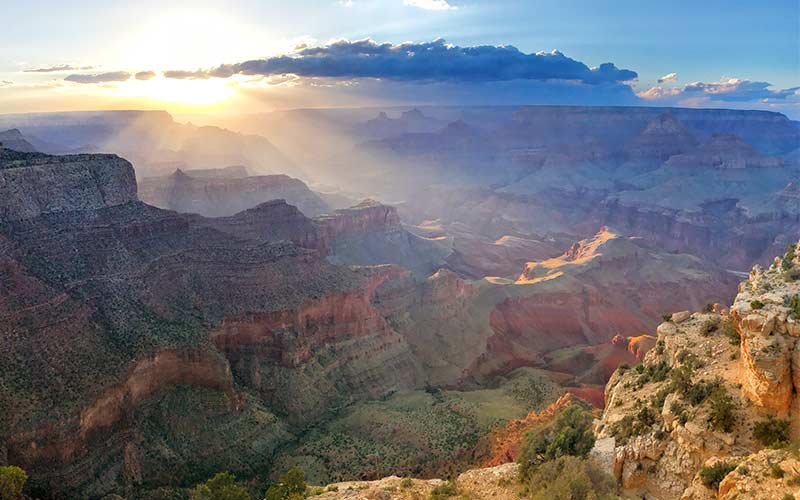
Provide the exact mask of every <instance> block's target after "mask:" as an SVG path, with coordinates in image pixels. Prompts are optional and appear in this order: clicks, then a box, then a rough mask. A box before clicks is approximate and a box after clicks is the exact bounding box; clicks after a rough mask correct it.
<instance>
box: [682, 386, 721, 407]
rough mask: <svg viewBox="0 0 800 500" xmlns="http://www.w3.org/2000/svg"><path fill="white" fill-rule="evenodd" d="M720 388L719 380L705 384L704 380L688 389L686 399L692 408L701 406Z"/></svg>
mask: <svg viewBox="0 0 800 500" xmlns="http://www.w3.org/2000/svg"><path fill="white" fill-rule="evenodd" d="M720 387H721V382H720V381H719V380H715V381H713V382H707V381H705V380H703V381H701V382H698V383H696V384H694V385H692V386H691V387H690V388H689V391H688V392H687V393H686V399H687V400H688V401H689V403H691V404H692V406H697V405H699V404H702V403H703V402H704V401H705V400H706V399H708V397H709V396H711V394H713V392H714V391H715V390H717V389H718V388H720Z"/></svg>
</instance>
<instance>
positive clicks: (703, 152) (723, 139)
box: [666, 134, 783, 168]
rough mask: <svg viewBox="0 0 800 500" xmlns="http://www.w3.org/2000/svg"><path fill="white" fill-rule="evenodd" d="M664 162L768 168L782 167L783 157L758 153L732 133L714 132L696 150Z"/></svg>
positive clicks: (684, 165)
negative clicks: (714, 133)
mask: <svg viewBox="0 0 800 500" xmlns="http://www.w3.org/2000/svg"><path fill="white" fill-rule="evenodd" d="M684 151H685V150H684ZM666 164H667V165H668V166H670V167H690V168H709V167H713V168H769V167H782V166H783V159H782V158H781V157H779V156H763V155H761V154H759V152H758V151H756V150H755V148H753V147H752V146H751V145H749V144H747V143H746V142H744V141H743V140H742V139H741V138H740V137H738V136H736V135H734V134H716V135H714V136H712V137H711V139H709V140H708V141H707V142H706V143H705V144H703V145H702V146H700V147H699V148H697V150H696V151H691V152H688V153H687V154H680V155H679V154H677V153H676V154H675V156H672V157H671V158H669V159H668V161H667V163H666Z"/></svg>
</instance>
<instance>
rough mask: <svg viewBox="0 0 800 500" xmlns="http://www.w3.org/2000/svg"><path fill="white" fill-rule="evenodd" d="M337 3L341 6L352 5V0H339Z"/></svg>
mask: <svg viewBox="0 0 800 500" xmlns="http://www.w3.org/2000/svg"><path fill="white" fill-rule="evenodd" d="M339 5H341V6H342V7H352V6H353V0H339Z"/></svg>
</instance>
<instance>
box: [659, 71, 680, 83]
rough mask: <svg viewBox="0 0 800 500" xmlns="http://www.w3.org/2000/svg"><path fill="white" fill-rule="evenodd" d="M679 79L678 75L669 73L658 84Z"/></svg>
mask: <svg viewBox="0 0 800 500" xmlns="http://www.w3.org/2000/svg"><path fill="white" fill-rule="evenodd" d="M677 79H678V73H669V74H666V75H664V76H662V77H661V78H659V79H658V83H666V82H673V81H675V80H677Z"/></svg>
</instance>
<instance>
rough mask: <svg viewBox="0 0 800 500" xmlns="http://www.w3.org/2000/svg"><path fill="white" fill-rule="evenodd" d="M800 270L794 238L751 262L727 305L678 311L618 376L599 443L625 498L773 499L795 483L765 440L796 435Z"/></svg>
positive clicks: (776, 442) (786, 458)
mask: <svg viewBox="0 0 800 500" xmlns="http://www.w3.org/2000/svg"><path fill="white" fill-rule="evenodd" d="M798 268H800V262H798V259H797V257H796V246H795V245H791V246H790V247H789V250H788V252H787V254H786V255H785V256H783V257H780V258H777V259H776V260H775V262H774V263H773V264H772V265H771V266H770V267H769V269H765V270H762V269H760V268H758V267H756V268H755V269H754V270H753V272H752V273H751V274H750V276H749V279H748V280H747V281H745V282H743V283H742V284H741V286H740V289H739V294H738V295H737V297H736V300H735V301H734V303H733V306H732V307H731V309H730V311H728V310H727V309H723V308H719V307H718V306H717V307H715V308H714V309H713V310H706V311H704V312H701V313H694V314H690V313H689V312H681V313H675V314H673V315H672V317H671V319H670V321H667V322H665V323H662V324H661V325H660V326H659V327H658V344H657V345H656V347H655V348H654V349H653V350H651V351H650V352H649V353H648V354H647V356H646V357H645V359H644V362H643V364H641V365H638V366H637V367H635V369H630V368H628V369H625V370H622V369H620V370H618V371H617V372H616V373H615V374H614V376H613V377H612V378H611V381H610V382H609V384H608V386H607V389H606V410H605V413H604V414H603V418H602V420H601V421H599V422H598V424H597V433H598V437H599V441H598V444H597V452H598V454H600V455H602V454H606V455H607V456H609V459H610V461H611V462H613V472H614V474H615V476H616V477H617V479H618V480H619V481H620V484H621V485H622V487H623V489H624V491H625V493H626V495H628V496H630V497H635V498H641V497H643V496H644V497H646V498H658V499H671V498H675V499H677V498H682V499H685V500H688V499H712V498H715V499H716V498H720V499H721V498H726V499H727V498H735V497H737V494H738V495H745V496H747V495H752V494H757V495H756V496H757V497H758V498H776V499H777V498H785V496H784V495H787V494H792V493H794V494H797V493H798V492H800V487H799V486H798V484H797V482H796V481H795V480H794V479H795V478H796V477H798V473H800V469H798V463H797V461H796V460H795V459H794V458H792V457H791V456H790V455H789V454H787V453H786V452H782V451H776V450H767V449H766V448H768V447H769V446H777V447H780V446H781V445H782V443H783V444H785V443H788V441H789V440H790V439H794V438H796V435H797V418H796V417H797V415H796V407H797V404H796V394H797V393H796V385H795V384H796V383H795V382H794V379H795V378H796V377H795V376H794V372H795V371H796V367H795V364H796V363H795V362H794V361H793V360H794V358H795V357H796V356H795V344H796V343H797V339H796V337H797V335H798V334H800V330H798V331H796V330H797V328H796V326H795V325H796V324H797V321H798V318H796V317H795V316H796V315H797V314H796V311H795V305H796V303H798V301H800V295H799V294H800V285H798V282H797V281H795V279H796V275H797V274H798ZM765 470H769V471H770V472H769V473H768V474H762V472H764V471H765ZM712 476H715V477H716V480H715V481H710V480H709V479H708V478H710V477H712ZM786 478H788V480H787V479H786Z"/></svg>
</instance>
